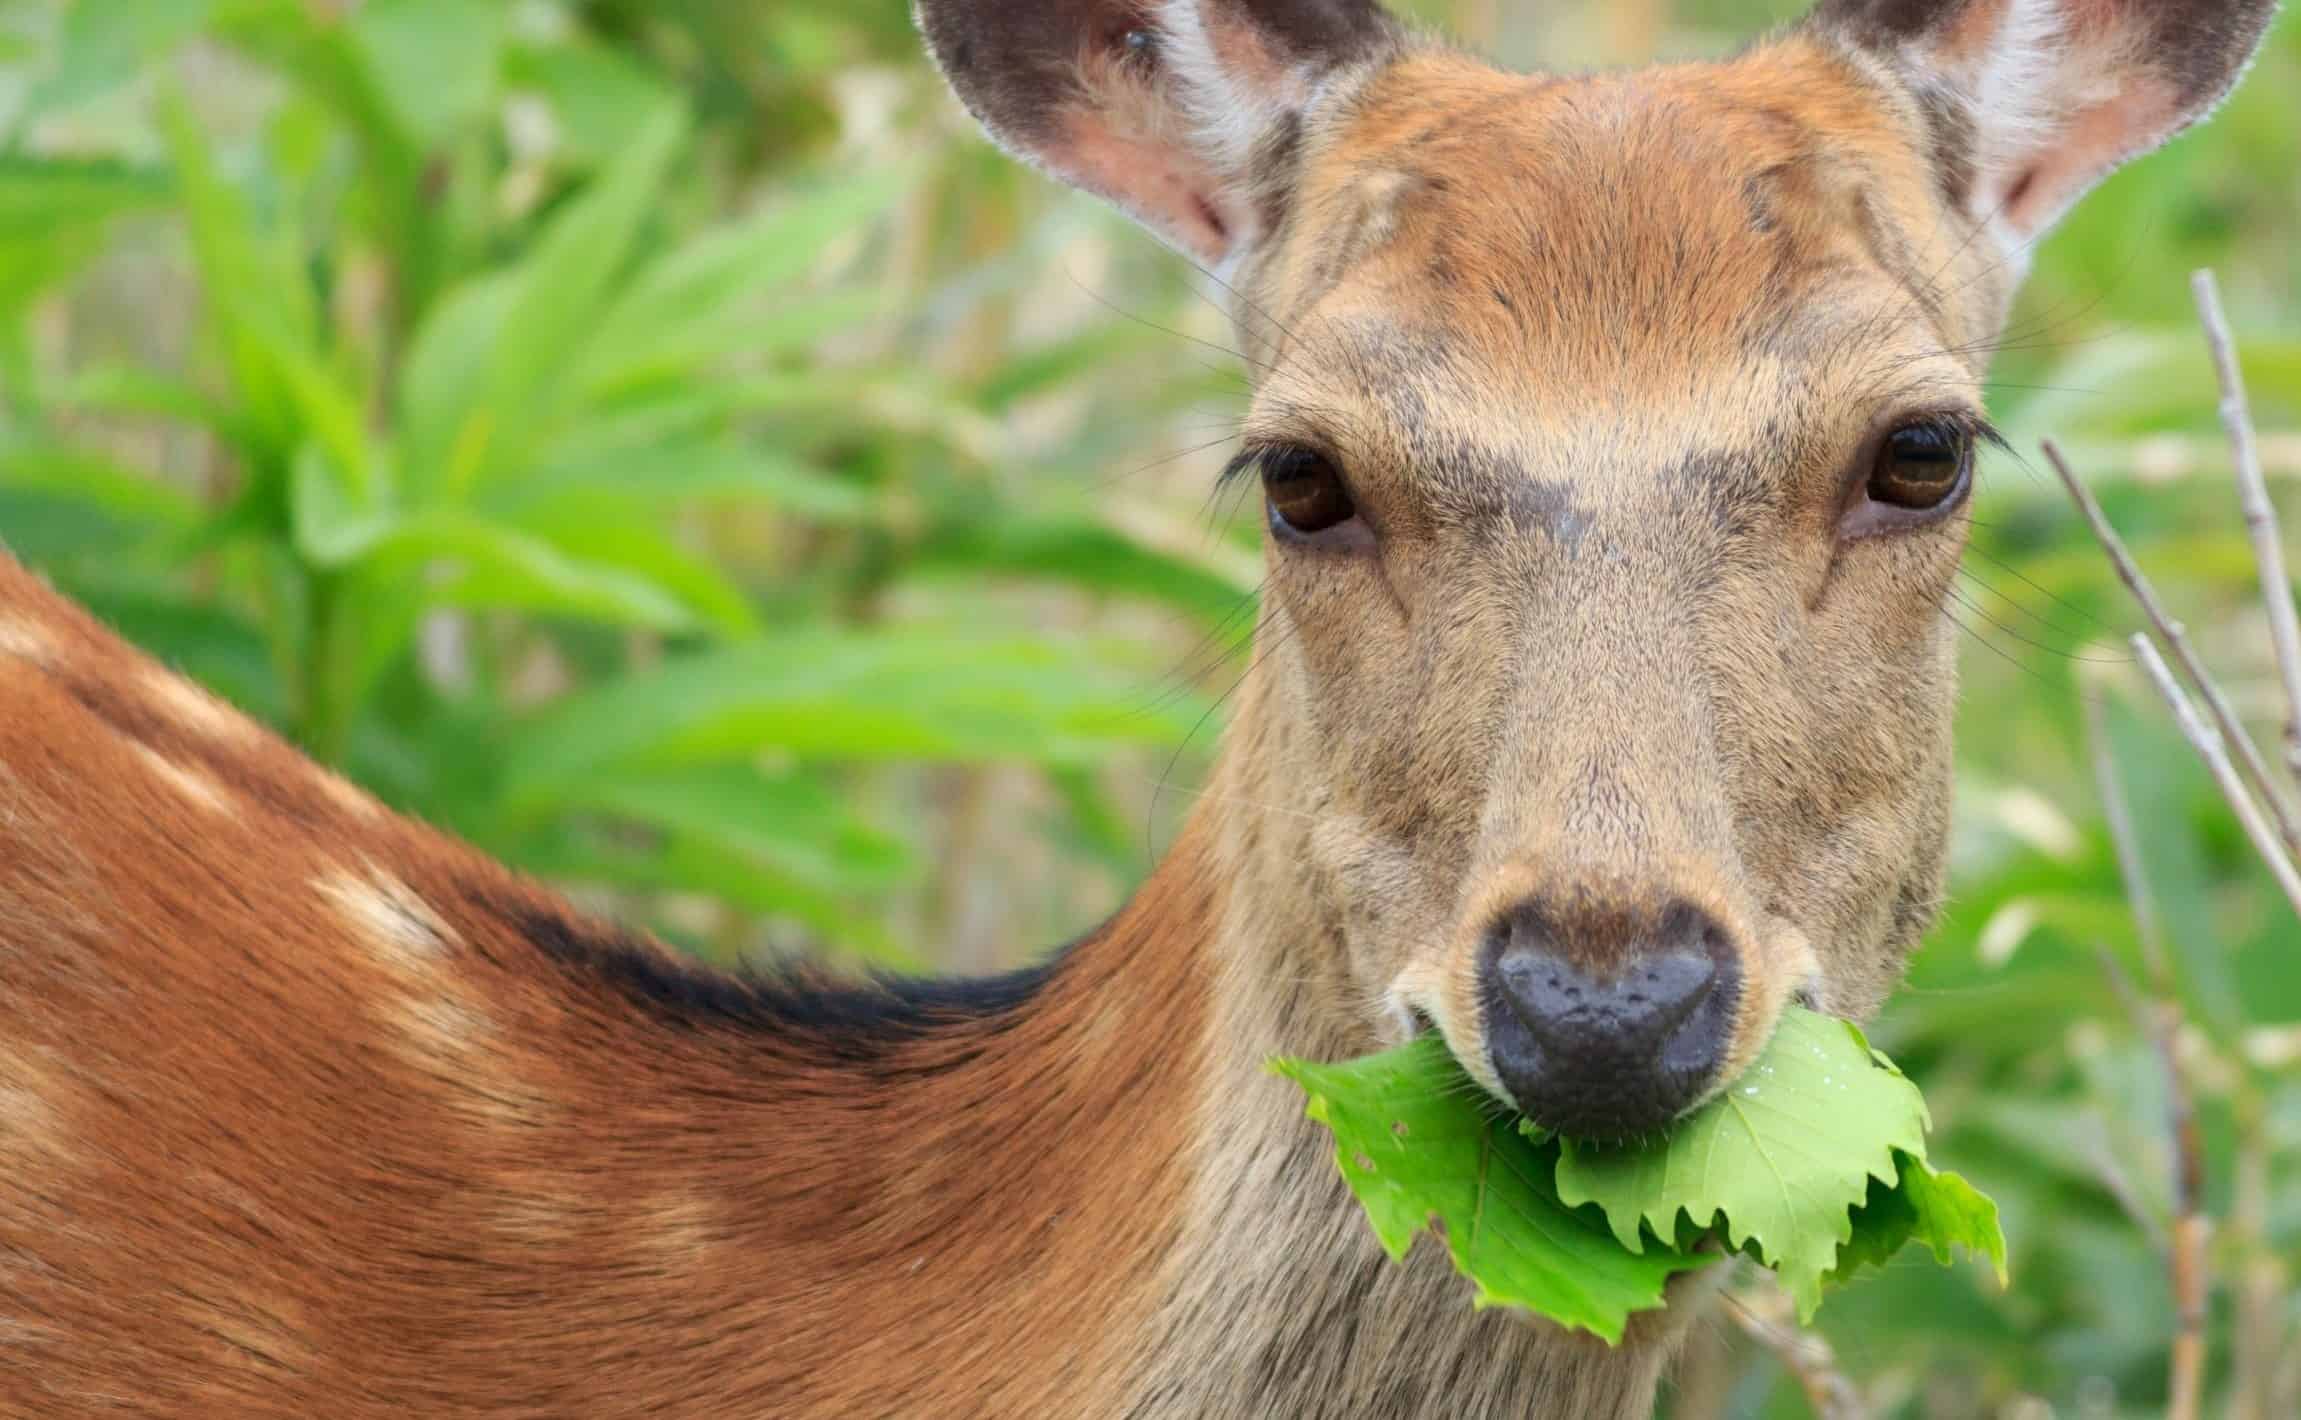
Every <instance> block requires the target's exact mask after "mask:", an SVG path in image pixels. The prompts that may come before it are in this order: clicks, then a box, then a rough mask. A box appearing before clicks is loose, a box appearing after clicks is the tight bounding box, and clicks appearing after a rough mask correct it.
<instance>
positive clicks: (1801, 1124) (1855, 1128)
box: [1558, 1006, 1926, 1310]
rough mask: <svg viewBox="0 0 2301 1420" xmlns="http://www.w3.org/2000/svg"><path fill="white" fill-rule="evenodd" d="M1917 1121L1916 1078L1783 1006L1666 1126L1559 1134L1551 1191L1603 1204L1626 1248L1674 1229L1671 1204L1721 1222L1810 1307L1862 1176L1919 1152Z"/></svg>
mask: <svg viewBox="0 0 2301 1420" xmlns="http://www.w3.org/2000/svg"><path fill="white" fill-rule="evenodd" d="M1925 1124H1926V1114H1925V1100H1924V1098H1923V1097H1922V1096H1920V1095H1919V1093H1918V1089H1917V1086H1915V1085H1913V1084H1911V1083H1910V1082H1909V1080H1908V1079H1907V1078H1905V1077H1904V1076H1903V1075H1902V1073H1901V1072H1900V1071H1899V1070H1896V1069H1894V1068H1893V1066H1892V1065H1890V1064H1888V1063H1885V1062H1884V1060H1883V1057H1881V1056H1879V1055H1877V1054H1876V1053H1875V1052H1874V1051H1872V1050H1871V1049H1870V1046H1869V1042H1868V1041H1867V1040H1865V1039H1864V1038H1863V1037H1862V1033H1861V1031H1860V1030H1859V1029H1857V1028H1856V1027H1854V1026H1852V1025H1850V1024H1848V1023H1847V1022H1845V1021H1841V1020H1838V1019H1836V1018H1835V1017H1831V1016H1824V1015H1819V1014H1816V1013H1815V1012H1812V1011H1807V1010H1801V1009H1799V1008H1797V1007H1795V1006H1793V1007H1791V1008H1789V1009H1788V1010H1786V1011H1784V1012H1783V1013H1782V1021H1781V1024H1780V1025H1779V1026H1777V1027H1776V1028H1775V1030H1774V1037H1773V1039H1772V1040H1771V1041H1769V1042H1768V1043H1767V1045H1766V1048H1765V1050H1764V1051H1763V1052H1762V1053H1761V1054H1760V1055H1759V1057H1758V1060H1757V1063H1756V1064H1754V1065H1752V1066H1751V1067H1750V1069H1749V1071H1748V1072H1747V1073H1746V1074H1744V1075H1743V1076H1742V1078H1741V1079H1739V1080H1737V1081H1735V1082H1734V1084H1733V1085H1732V1086H1731V1087H1729V1088H1728V1089H1726V1090H1725V1091H1724V1092H1722V1093H1721V1094H1720V1095H1719V1096H1718V1097H1717V1098H1716V1099H1715V1100H1712V1101H1711V1102H1710V1103H1709V1104H1708V1105H1706V1106H1704V1107H1703V1108H1701V1109H1699V1110H1697V1111H1695V1112H1694V1113H1693V1114H1692V1115H1691V1116H1689V1117H1688V1118H1685V1119H1682V1120H1680V1121H1678V1123H1677V1124H1676V1125H1675V1126H1673V1127H1672V1128H1671V1130H1670V1131H1669V1133H1668V1134H1667V1135H1665V1136H1663V1137H1661V1138H1658V1139H1654V1140H1651V1141H1648V1142H1645V1143H1641V1144H1633V1145H1627V1146H1619V1147H1617V1146H1610V1145H1593V1144H1588V1143H1582V1142H1577V1141H1575V1140H1572V1139H1569V1140H1566V1141H1565V1146H1564V1150H1563V1152H1562V1153H1561V1154H1560V1155H1559V1160H1558V1192H1559V1196H1560V1197H1562V1198H1564V1199H1566V1200H1567V1201H1568V1202H1569V1203H1574V1204H1582V1203H1595V1204H1597V1205H1598V1206H1599V1207H1600V1208H1602V1209H1603V1210H1605V1213H1606V1218H1607V1221H1608V1223H1609V1224H1611V1225H1612V1227H1613V1229H1614V1236H1615V1237H1616V1238H1617V1239H1619V1240H1620V1241H1621V1243H1622V1245H1623V1246H1624V1247H1627V1248H1630V1249H1631V1250H1633V1251H1635V1250H1637V1248H1638V1247H1639V1234H1640V1231H1641V1229H1642V1228H1649V1227H1650V1228H1652V1229H1653V1230H1654V1232H1655V1234H1656V1235H1657V1236H1660V1237H1665V1238H1666V1237H1671V1236H1673V1235H1674V1234H1675V1231H1676V1228H1677V1218H1678V1214H1679V1212H1680V1211H1681V1210H1683V1211H1684V1212H1685V1214H1686V1216H1687V1218H1688V1219H1689V1220H1691V1221H1692V1222H1693V1224H1694V1225H1695V1226H1696V1227H1699V1228H1713V1227H1716V1228H1722V1229H1723V1231H1724V1234H1725V1238H1726V1241H1727V1242H1728V1243H1729V1244H1731V1245H1732V1246H1733V1247H1735V1248H1750V1249H1752V1250H1754V1251H1755V1252H1756V1253H1757V1255H1758V1256H1759V1258H1760V1259H1761V1260H1763V1261H1764V1262H1765V1263H1766V1265H1767V1266H1769V1267H1772V1268H1773V1269H1774V1270H1775V1271H1777V1272H1779V1273H1780V1274H1781V1276H1782V1281H1783V1283H1784V1285H1785V1286H1787V1287H1788V1288H1789V1290H1790V1293H1791V1295H1793V1296H1794V1297H1796V1298H1797V1299H1798V1304H1799V1306H1800V1307H1801V1308H1806V1309H1809V1310H1810V1308H1811V1306H1812V1304H1814V1303H1815V1302H1817V1301H1818V1300H1819V1298H1820V1295H1821V1285H1822V1278H1823V1277H1824V1275H1826V1274H1827V1273H1828V1272H1829V1270H1830V1268H1831V1266H1832V1265H1833V1264H1834V1263H1835V1262H1836V1260H1837V1253H1838V1247H1839V1245H1840V1244H1842V1243H1843V1242H1845V1240H1846V1238H1847V1236H1848V1235H1849V1233H1850V1232H1851V1231H1852V1228H1853V1224H1852V1222H1851V1221H1850V1214H1851V1212H1852V1210H1853V1208H1854V1207H1855V1206H1856V1205H1858V1204H1860V1203H1861V1202H1862V1200H1863V1199H1864V1198H1865V1197H1866V1196H1867V1192H1868V1188H1869V1184H1870V1181H1871V1180H1873V1179H1876V1180H1880V1181H1883V1182H1885V1183H1888V1184H1890V1183H1892V1182H1893V1179H1894V1176H1895V1167H1894V1155H1895V1151H1896V1150H1899V1151H1901V1152H1903V1153H1906V1154H1909V1155H1911V1156H1913V1157H1916V1158H1921V1159H1922V1158H1924V1157H1925Z"/></svg>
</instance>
